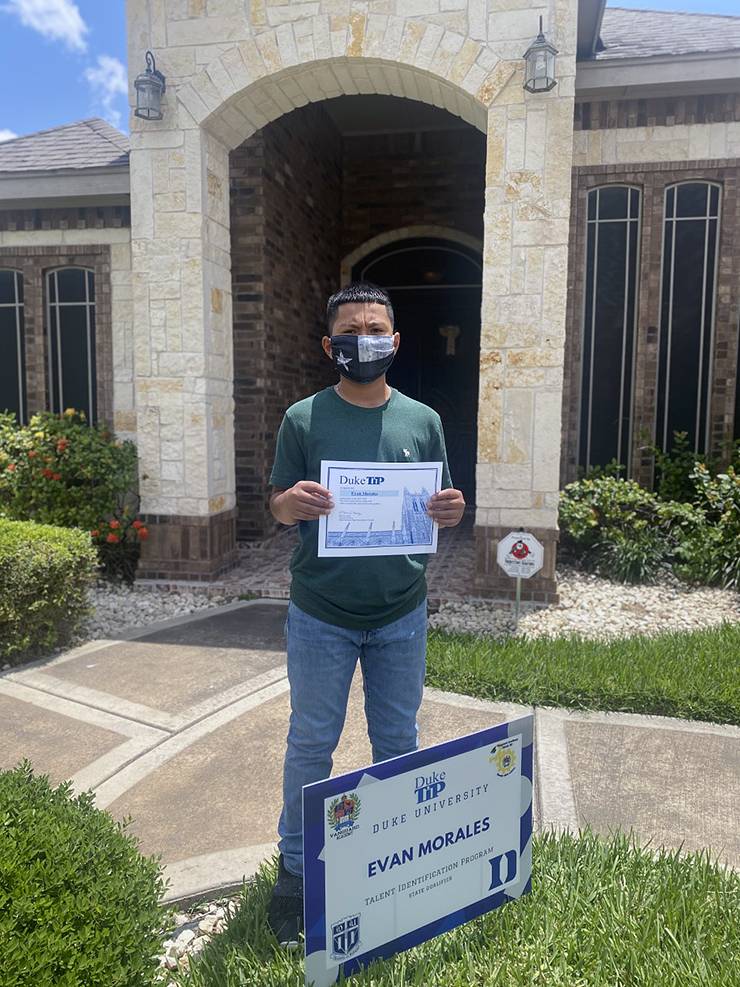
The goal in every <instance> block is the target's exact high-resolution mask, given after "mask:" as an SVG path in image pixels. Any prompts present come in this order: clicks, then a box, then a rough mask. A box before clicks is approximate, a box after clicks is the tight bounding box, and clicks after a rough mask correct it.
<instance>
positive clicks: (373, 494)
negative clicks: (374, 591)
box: [319, 460, 442, 557]
mask: <svg viewBox="0 0 740 987" xmlns="http://www.w3.org/2000/svg"><path fill="white" fill-rule="evenodd" d="M441 483H442V463H356V462H337V461H330V460H324V461H322V463H321V484H322V486H324V487H327V488H328V489H329V490H330V491H331V493H332V496H333V498H334V504H335V506H334V510H333V511H332V512H331V514H328V515H324V517H322V518H320V519H319V556H320V557H321V556H348V555H358V556H361V555H421V554H430V553H433V552H436V551H437V533H438V530H439V529H438V525H437V524H436V523H435V522H434V521H432V519H431V518H430V517H429V515H428V514H427V502H428V501H429V498H430V497H431V496H432V494H435V493H438V492H439V490H440V489H441Z"/></svg>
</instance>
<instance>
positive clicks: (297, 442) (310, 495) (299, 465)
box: [270, 414, 334, 524]
mask: <svg viewBox="0 0 740 987" xmlns="http://www.w3.org/2000/svg"><path fill="white" fill-rule="evenodd" d="M306 472H307V469H306V457H305V455H304V452H303V444H302V443H301V439H300V436H299V434H298V432H297V429H296V427H295V425H294V424H293V422H292V421H291V419H290V417H289V414H286V415H285V417H284V418H283V421H282V423H281V425H280V430H279V431H278V437H277V444H276V447H275V463H274V465H273V467H272V474H271V476H270V483H271V484H272V486H273V487H275V488H276V489H275V490H274V491H273V493H272V494H271V496H270V511H271V512H272V516H273V517H274V518H275V520H276V521H279V522H280V523H281V524H295V523H296V522H297V521H315V520H316V519H317V518H319V517H321V515H322V514H329V513H330V511H331V510H332V508H333V507H334V504H333V502H332V499H331V494H330V493H329V491H328V490H327V489H326V488H325V487H322V486H321V484H320V483H315V482H314V481H313V480H306V479H305V476H306Z"/></svg>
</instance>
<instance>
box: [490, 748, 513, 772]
mask: <svg viewBox="0 0 740 987" xmlns="http://www.w3.org/2000/svg"><path fill="white" fill-rule="evenodd" d="M488 760H489V762H490V763H491V764H495V765H496V774H497V775H498V776H499V778H505V777H506V775H510V774H511V772H512V771H513V770H514V768H515V767H516V751H515V750H514V749H513V748H512V747H509V746H503V745H501V744H497V745H496V746H495V747H492V748H491V753H490V755H489V758H488Z"/></svg>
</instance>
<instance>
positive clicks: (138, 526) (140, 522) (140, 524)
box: [133, 520, 144, 531]
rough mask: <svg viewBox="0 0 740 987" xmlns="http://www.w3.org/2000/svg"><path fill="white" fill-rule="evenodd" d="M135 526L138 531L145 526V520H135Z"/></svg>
mask: <svg viewBox="0 0 740 987" xmlns="http://www.w3.org/2000/svg"><path fill="white" fill-rule="evenodd" d="M133 527H134V528H136V530H137V531H138V530H139V528H143V527H144V522H143V521H138V520H137V521H134V522H133Z"/></svg>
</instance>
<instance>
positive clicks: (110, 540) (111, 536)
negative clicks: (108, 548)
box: [105, 532, 118, 545]
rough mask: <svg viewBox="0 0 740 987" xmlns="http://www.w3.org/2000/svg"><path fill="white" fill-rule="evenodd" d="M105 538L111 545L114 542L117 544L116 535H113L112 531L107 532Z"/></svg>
mask: <svg viewBox="0 0 740 987" xmlns="http://www.w3.org/2000/svg"><path fill="white" fill-rule="evenodd" d="M105 540H106V541H107V542H110V543H111V545H116V544H118V535H114V534H113V533H112V532H111V534H109V535H108V537H107V538H106V539H105Z"/></svg>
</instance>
